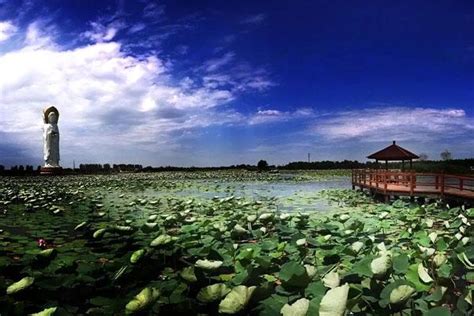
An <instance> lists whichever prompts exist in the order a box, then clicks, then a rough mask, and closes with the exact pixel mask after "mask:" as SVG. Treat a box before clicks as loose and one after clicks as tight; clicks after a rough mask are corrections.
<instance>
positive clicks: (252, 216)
mask: <svg viewBox="0 0 474 316" xmlns="http://www.w3.org/2000/svg"><path fill="white" fill-rule="evenodd" d="M256 220H257V215H249V216H247V222H249V223H253V222H255V221H256Z"/></svg>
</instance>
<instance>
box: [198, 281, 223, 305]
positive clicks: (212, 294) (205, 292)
mask: <svg viewBox="0 0 474 316" xmlns="http://www.w3.org/2000/svg"><path fill="white" fill-rule="evenodd" d="M229 292H230V289H229V288H228V287H227V285H225V284H224V283H217V284H212V285H209V286H206V287H204V288H202V289H201V290H200V291H199V293H198V295H197V299H198V301H200V302H203V303H209V302H213V301H217V300H218V299H221V298H222V297H224V296H226V295H227V293H229Z"/></svg>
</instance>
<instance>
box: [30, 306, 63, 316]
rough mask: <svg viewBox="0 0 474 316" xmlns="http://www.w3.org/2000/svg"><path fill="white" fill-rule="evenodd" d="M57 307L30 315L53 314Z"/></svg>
mask: <svg viewBox="0 0 474 316" xmlns="http://www.w3.org/2000/svg"><path fill="white" fill-rule="evenodd" d="M57 309H58V308H57V307H50V308H46V309H43V310H42V311H41V312H38V313H34V314H30V316H52V315H54V313H55V312H56V310H57Z"/></svg>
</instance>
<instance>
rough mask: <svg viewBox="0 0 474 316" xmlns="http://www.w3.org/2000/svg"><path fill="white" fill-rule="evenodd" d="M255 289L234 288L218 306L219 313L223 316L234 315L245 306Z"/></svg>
mask: <svg viewBox="0 0 474 316" xmlns="http://www.w3.org/2000/svg"><path fill="white" fill-rule="evenodd" d="M255 289H256V287H255V286H251V287H246V286H245V285H239V286H237V287H234V288H233V289H232V291H231V292H230V293H229V294H227V296H226V297H225V298H224V299H223V300H222V301H221V302H220V304H219V313H223V314H235V313H237V312H239V311H241V310H242V309H244V308H245V306H247V303H248V302H249V300H250V298H251V297H252V293H253V291H255Z"/></svg>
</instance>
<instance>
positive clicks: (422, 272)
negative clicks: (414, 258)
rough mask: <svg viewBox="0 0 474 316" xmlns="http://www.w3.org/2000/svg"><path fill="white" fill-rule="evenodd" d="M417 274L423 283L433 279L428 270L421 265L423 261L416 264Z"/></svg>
mask: <svg viewBox="0 0 474 316" xmlns="http://www.w3.org/2000/svg"><path fill="white" fill-rule="evenodd" d="M418 276H419V277H420V279H421V280H422V281H423V282H425V283H430V282H433V279H432V278H431V277H430V275H429V274H428V270H426V268H425V267H424V266H423V263H420V264H419V265H418Z"/></svg>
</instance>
